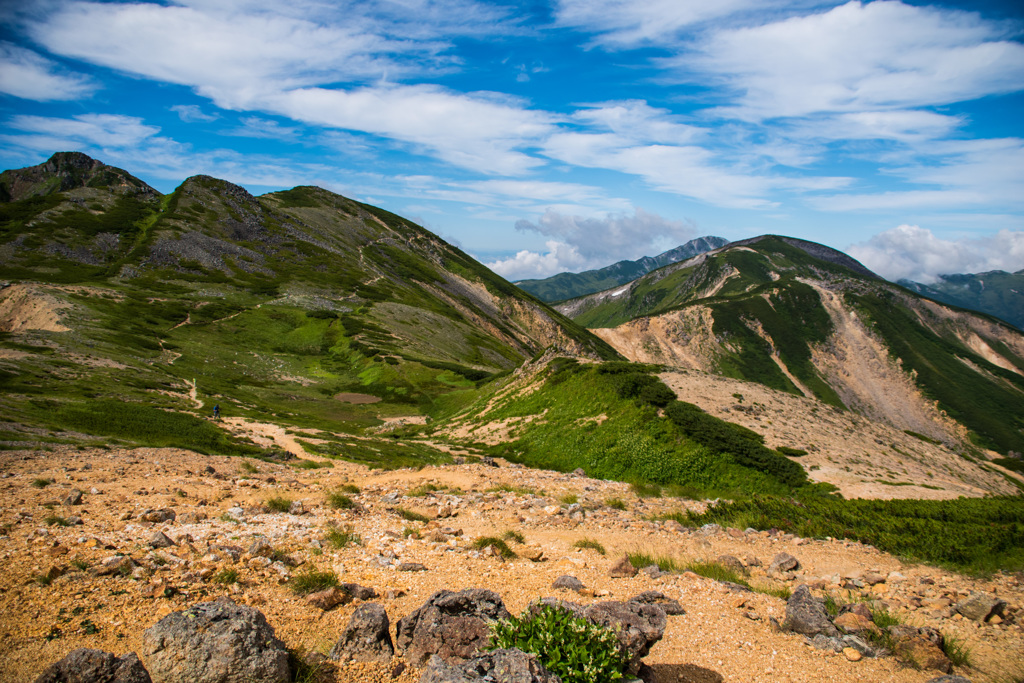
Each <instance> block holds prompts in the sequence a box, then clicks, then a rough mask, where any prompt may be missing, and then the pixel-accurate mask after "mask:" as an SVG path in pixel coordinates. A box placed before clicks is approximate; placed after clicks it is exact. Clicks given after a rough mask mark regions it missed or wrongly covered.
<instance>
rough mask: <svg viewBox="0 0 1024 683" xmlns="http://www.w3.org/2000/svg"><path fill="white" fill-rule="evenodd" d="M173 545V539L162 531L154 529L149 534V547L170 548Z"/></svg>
mask: <svg viewBox="0 0 1024 683" xmlns="http://www.w3.org/2000/svg"><path fill="white" fill-rule="evenodd" d="M173 545H174V541H172V540H171V539H170V538H169V537H168V536H167V534H165V533H164V532H162V531H154V532H153V533H151V534H150V535H149V547H151V548H170V547H171V546H173Z"/></svg>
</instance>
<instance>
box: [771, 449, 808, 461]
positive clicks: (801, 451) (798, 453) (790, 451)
mask: <svg viewBox="0 0 1024 683" xmlns="http://www.w3.org/2000/svg"><path fill="white" fill-rule="evenodd" d="M775 450H777V451H778V452H779V453H782V454H783V455H788V456H789V457H791V458H799V457H800V456H801V455H807V451H805V450H804V449H802V448H790V447H789V446H779V447H778V448H776V449H775Z"/></svg>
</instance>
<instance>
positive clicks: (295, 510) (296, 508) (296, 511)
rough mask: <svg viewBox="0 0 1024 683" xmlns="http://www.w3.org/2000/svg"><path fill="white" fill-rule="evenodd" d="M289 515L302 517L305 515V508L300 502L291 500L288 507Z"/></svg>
mask: <svg viewBox="0 0 1024 683" xmlns="http://www.w3.org/2000/svg"><path fill="white" fill-rule="evenodd" d="M288 514H289V515H304V514H306V506H305V505H303V504H302V501H301V500H293V501H292V504H291V505H289V506H288Z"/></svg>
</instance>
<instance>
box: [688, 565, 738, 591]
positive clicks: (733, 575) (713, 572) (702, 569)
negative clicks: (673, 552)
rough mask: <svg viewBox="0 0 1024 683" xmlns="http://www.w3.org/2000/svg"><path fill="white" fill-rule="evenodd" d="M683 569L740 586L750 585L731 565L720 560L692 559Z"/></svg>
mask: <svg viewBox="0 0 1024 683" xmlns="http://www.w3.org/2000/svg"><path fill="white" fill-rule="evenodd" d="M685 570H686V571H690V572H693V573H694V574H697V575H698V576H703V577H705V578H708V579H714V580H715V581H728V582H729V583H735V584H739V585H740V586H746V587H747V588H751V585H750V584H749V583H747V580H746V579H744V578H743V577H742V576H740V574H739V572H737V571H736V570H735V569H732V568H731V567H726V566H725V565H724V564H722V563H721V562H701V561H694V562H690V563H688V564H687V565H686V567H685Z"/></svg>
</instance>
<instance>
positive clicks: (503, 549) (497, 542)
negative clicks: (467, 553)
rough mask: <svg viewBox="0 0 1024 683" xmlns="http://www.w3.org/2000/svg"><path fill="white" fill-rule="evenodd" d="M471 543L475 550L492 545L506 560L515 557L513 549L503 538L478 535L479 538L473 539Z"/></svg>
mask: <svg viewBox="0 0 1024 683" xmlns="http://www.w3.org/2000/svg"><path fill="white" fill-rule="evenodd" d="M472 545H473V547H474V548H476V549H477V550H483V549H484V548H486V547H487V546H494V549H495V550H497V551H498V553H499V554H500V555H501V556H502V557H503V558H505V559H506V560H511V559H512V558H514V557H517V555H516V553H515V551H514V550H512V548H509V547H508V543H505V541H504V540H502V539H500V538H498V537H497V536H480V537H479V538H476V539H473V543H472Z"/></svg>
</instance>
